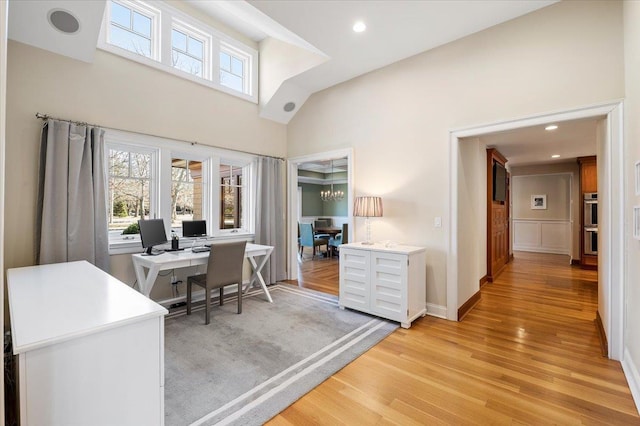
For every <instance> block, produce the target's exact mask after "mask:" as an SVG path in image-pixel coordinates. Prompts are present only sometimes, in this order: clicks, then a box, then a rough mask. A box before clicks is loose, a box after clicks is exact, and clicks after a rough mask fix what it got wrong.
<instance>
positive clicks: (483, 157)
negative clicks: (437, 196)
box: [458, 138, 487, 300]
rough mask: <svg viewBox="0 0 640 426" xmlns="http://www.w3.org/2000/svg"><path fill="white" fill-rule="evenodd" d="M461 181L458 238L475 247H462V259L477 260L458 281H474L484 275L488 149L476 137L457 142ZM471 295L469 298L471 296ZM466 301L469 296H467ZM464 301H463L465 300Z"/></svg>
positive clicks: (477, 280) (485, 270) (463, 272)
mask: <svg viewBox="0 0 640 426" xmlns="http://www.w3.org/2000/svg"><path fill="white" fill-rule="evenodd" d="M460 161H461V162H462V165H463V178H462V179H461V180H460V182H459V185H458V186H459V188H460V190H459V192H458V206H459V207H458V208H459V210H458V212H459V213H460V214H459V217H458V238H459V239H460V240H461V241H462V240H468V241H475V242H477V244H473V245H471V244H470V245H461V250H463V253H460V255H461V256H464V257H467V258H469V259H477V262H474V263H471V264H470V265H469V267H467V268H464V269H463V271H462V276H460V277H459V278H460V280H461V281H465V282H473V281H475V282H477V283H478V284H479V281H480V279H481V278H483V277H484V276H485V275H486V274H487V147H486V144H485V143H483V142H482V141H481V140H480V139H478V138H468V139H465V140H464V141H461V143H460ZM472 295H473V294H471V295H469V297H471V296H472ZM467 299H468V297H467ZM467 299H465V300H467Z"/></svg>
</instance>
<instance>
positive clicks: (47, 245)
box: [36, 119, 109, 272]
mask: <svg viewBox="0 0 640 426" xmlns="http://www.w3.org/2000/svg"><path fill="white" fill-rule="evenodd" d="M106 180H107V179H106V172H105V165H104V130H102V129H100V128H97V127H91V126H85V125H78V124H73V123H68V122H64V121H58V120H52V119H49V120H47V122H46V123H45V124H44V126H43V128H42V138H41V146H40V181H39V193H38V212H37V213H38V214H37V230H36V238H37V239H38V240H37V241H36V262H37V263H38V264H40V265H41V264H47V263H58V262H71V261H75V260H87V261H89V262H91V263H93V264H94V265H96V266H97V267H99V268H100V269H102V270H104V271H107V272H108V271H109V235H108V231H107V204H106V198H107V195H106V188H107V185H106Z"/></svg>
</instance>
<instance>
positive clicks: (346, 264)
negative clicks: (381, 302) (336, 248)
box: [340, 250, 371, 310]
mask: <svg viewBox="0 0 640 426" xmlns="http://www.w3.org/2000/svg"><path fill="white" fill-rule="evenodd" d="M370 264H371V262H370V259H369V253H366V252H364V253H363V252H362V251H359V250H340V306H343V307H347V308H353V309H357V310H366V309H367V308H368V306H369V300H370V295H369V293H370V290H369V284H368V283H369V279H370V278H369V277H370V276H371V272H370Z"/></svg>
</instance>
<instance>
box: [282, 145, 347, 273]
mask: <svg viewBox="0 0 640 426" xmlns="http://www.w3.org/2000/svg"><path fill="white" fill-rule="evenodd" d="M335 159H345V166H346V190H345V194H344V198H345V199H346V218H345V221H346V223H347V224H348V228H349V233H350V234H351V233H352V232H353V231H352V229H353V223H352V222H353V149H351V148H348V149H341V150H335V151H328V152H322V153H317V154H311V155H305V156H300V157H294V158H290V159H289V160H287V164H288V166H287V182H288V189H287V211H288V215H287V217H288V219H287V222H288V223H287V230H288V233H287V260H288V262H287V276H288V277H289V280H298V208H299V206H300V201H299V199H298V197H299V196H301V195H299V194H301V192H300V191H299V190H298V187H299V186H298V181H299V172H298V168H299V167H300V165H302V164H305V163H311V162H330V161H331V160H335ZM302 195H304V189H303V191H302ZM301 216H302V217H304V212H301ZM350 236H351V235H350ZM349 240H351V238H349ZM336 280H337V278H336Z"/></svg>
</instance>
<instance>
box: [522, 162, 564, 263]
mask: <svg viewBox="0 0 640 426" xmlns="http://www.w3.org/2000/svg"><path fill="white" fill-rule="evenodd" d="M532 195H546V197H547V208H546V209H539V210H538V209H532V208H531V197H532ZM511 204H512V212H513V213H512V222H511V225H512V226H511V234H512V241H513V250H523V251H534V252H541V253H558V254H570V251H571V174H569V173H567V174H540V175H529V176H513V177H512V179H511Z"/></svg>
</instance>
